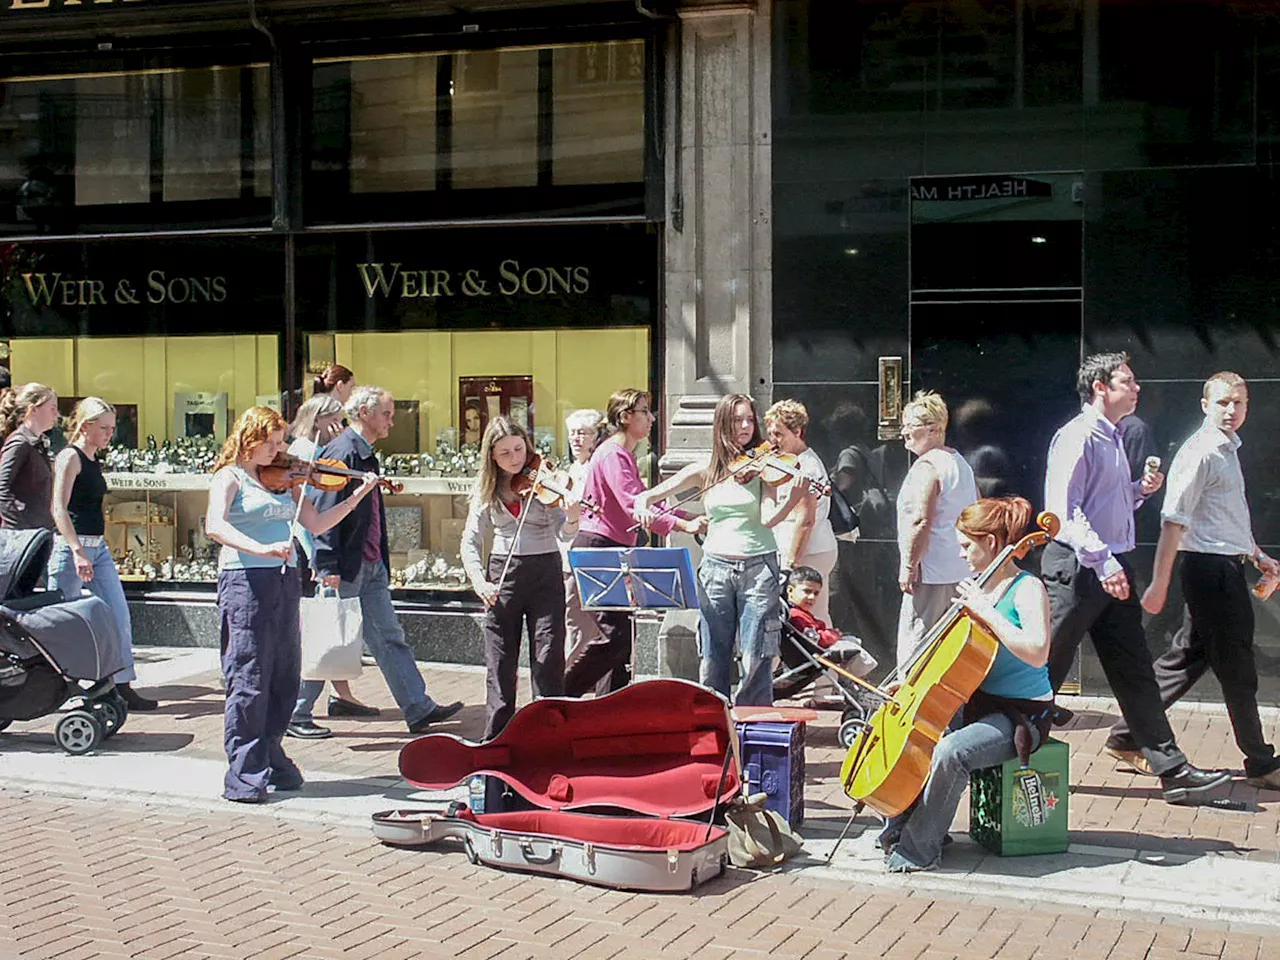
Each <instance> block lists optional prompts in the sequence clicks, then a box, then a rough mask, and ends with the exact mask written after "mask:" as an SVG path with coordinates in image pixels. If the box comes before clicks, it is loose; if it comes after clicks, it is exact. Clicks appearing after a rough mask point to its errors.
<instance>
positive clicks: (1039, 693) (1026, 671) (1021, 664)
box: [978, 571, 1053, 700]
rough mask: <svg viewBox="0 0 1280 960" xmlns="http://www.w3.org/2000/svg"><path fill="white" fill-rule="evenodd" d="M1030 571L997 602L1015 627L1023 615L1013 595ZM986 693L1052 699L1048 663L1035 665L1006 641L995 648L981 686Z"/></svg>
mask: <svg viewBox="0 0 1280 960" xmlns="http://www.w3.org/2000/svg"><path fill="white" fill-rule="evenodd" d="M1029 576H1031V574H1029V573H1026V572H1025V571H1024V572H1022V573H1019V574H1018V575H1017V576H1016V577H1014V578H1013V583H1011V584H1009V588H1008V589H1007V590H1005V592H1004V595H1003V596H1001V597H1000V599H999V600H998V601H996V612H997V613H999V614H1000V615H1001V616H1003V617H1004V618H1005V619H1006V620H1008V621H1009V622H1010V623H1012V624H1013V625H1014V626H1015V627H1021V626H1022V618H1021V617H1019V616H1018V608H1017V607H1015V606H1014V604H1013V597H1014V594H1015V593H1017V590H1018V587H1019V586H1020V585H1021V584H1022V581H1023V578H1025V577H1029ZM978 689H979V690H981V691H982V692H983V693H988V694H990V695H991V696H993V697H1008V698H1009V699H1012V700H1049V699H1052V697H1053V687H1052V686H1051V685H1050V684H1049V666H1048V664H1045V665H1044V666H1043V667H1033V666H1031V664H1029V663H1027V662H1026V661H1025V660H1023V659H1022V658H1021V657H1019V656H1018V655H1017V654H1015V653H1014V652H1013V651H1012V650H1010V649H1009V648H1008V647H1006V646H1005V645H1004V644H1003V643H1002V644H1000V649H999V650H997V651H996V661H995V663H993V664H992V665H991V672H990V673H988V674H987V678H986V679H985V680H983V681H982V684H981V685H980V686H979V687H978Z"/></svg>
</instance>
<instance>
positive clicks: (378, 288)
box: [356, 260, 591, 300]
mask: <svg viewBox="0 0 1280 960" xmlns="http://www.w3.org/2000/svg"><path fill="white" fill-rule="evenodd" d="M356 270H357V271H358V272H359V274H360V281H361V283H362V284H363V285H364V292H365V297H366V298H367V299H369V300H373V299H375V298H377V297H384V298H386V299H389V300H412V299H416V298H419V297H426V298H432V297H456V296H463V297H491V296H494V295H495V294H496V295H498V296H503V297H517V296H526V297H542V296H556V295H559V296H580V295H582V294H585V293H587V292H588V291H589V290H590V289H591V271H590V269H589V268H588V267H573V266H568V267H546V266H524V265H522V264H521V263H520V261H519V260H503V261H502V262H501V263H500V264H498V267H497V269H496V270H495V271H493V272H488V271H484V270H478V269H474V270H473V269H465V270H433V269H428V270H423V269H421V268H418V267H409V268H406V267H405V266H404V265H403V264H400V263H357V264H356Z"/></svg>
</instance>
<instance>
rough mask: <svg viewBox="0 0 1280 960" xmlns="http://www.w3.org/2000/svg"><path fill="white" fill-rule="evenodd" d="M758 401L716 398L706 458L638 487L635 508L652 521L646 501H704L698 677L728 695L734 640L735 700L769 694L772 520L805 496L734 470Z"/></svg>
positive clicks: (773, 647)
mask: <svg viewBox="0 0 1280 960" xmlns="http://www.w3.org/2000/svg"><path fill="white" fill-rule="evenodd" d="M761 440H762V438H761V433H760V423H759V419H758V417H757V416H756V407H755V402H754V401H753V400H752V399H751V398H750V397H748V396H746V395H744V394H731V395H730V396H727V397H724V398H722V399H721V400H720V402H719V403H718V404H717V405H716V411H715V417H714V419H713V421H712V440H711V462H710V463H709V464H691V465H690V466H688V467H685V468H684V469H683V470H681V471H680V472H679V473H677V474H676V475H675V476H674V477H672V478H671V479H670V480H667V481H665V482H663V483H660V484H658V485H657V486H656V487H654V488H653V489H651V490H647V491H645V492H643V493H641V494H639V495H638V496H637V497H636V498H635V501H634V504H633V508H632V509H633V513H634V514H635V518H636V520H637V521H639V523H640V524H641V525H642V526H643V527H644V528H645V529H649V527H650V525H651V524H652V522H653V519H654V516H655V514H654V512H653V510H652V509H651V508H650V504H653V503H659V502H661V501H662V500H664V499H665V498H667V497H669V496H672V495H674V494H677V493H679V492H681V491H682V490H690V489H701V490H702V492H703V495H702V502H703V506H704V507H705V508H706V515H705V521H706V542H705V543H704V544H703V548H702V550H703V556H702V562H701V564H699V567H698V586H699V591H698V600H699V606H700V613H701V617H700V618H699V623H698V650H699V653H700V654H701V656H702V668H701V680H702V683H703V684H704V685H706V686H709V687H711V688H712V689H714V690H717V691H719V692H720V693H722V694H724V695H726V696H728V694H729V674H730V667H731V665H732V660H733V653H734V649H735V647H736V648H738V649H740V650H741V656H742V665H741V671H740V673H741V676H742V683H741V685H740V686H739V687H738V691H737V695H736V697H735V702H737V703H739V704H766V705H767V704H771V703H772V702H773V680H772V677H773V659H774V657H776V656H777V655H778V641H779V631H780V629H781V611H780V609H779V597H780V593H779V591H780V586H779V570H778V553H777V551H778V547H777V542H776V541H775V540H774V536H773V527H774V526H775V525H777V524H778V523H780V522H781V521H782V520H784V519H785V518H786V517H787V515H788V514H789V513H790V512H791V511H792V510H793V509H795V507H796V506H797V505H798V504H799V503H800V502H801V500H803V498H804V497H805V495H806V493H807V490H806V488H805V487H804V485H802V484H798V483H796V484H791V495H790V496H789V497H788V498H787V499H786V500H785V501H783V502H778V500H777V499H776V497H775V496H774V490H773V488H772V487H770V486H768V485H767V484H765V483H763V482H762V481H761V480H760V478H759V476H758V475H757V476H750V475H748V474H746V473H743V474H740V475H737V474H733V473H732V470H731V467H730V464H731V463H732V462H733V460H734V459H735V458H736V457H739V456H741V455H742V454H743V453H745V452H747V451H749V450H752V449H754V448H756V447H757V446H759V444H760V443H761Z"/></svg>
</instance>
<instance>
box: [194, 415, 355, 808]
mask: <svg viewBox="0 0 1280 960" xmlns="http://www.w3.org/2000/svg"><path fill="white" fill-rule="evenodd" d="M287 427H288V424H286V423H285V421H284V418H283V417H281V416H280V414H279V413H277V412H276V411H274V410H272V409H271V408H269V407H250V408H249V409H248V410H246V411H245V412H244V413H243V414H241V415H240V419H239V420H238V421H237V422H236V425H235V428H234V429H233V430H232V432H231V434H230V435H229V436H228V437H227V441H226V443H224V444H223V446H222V453H221V454H220V455H219V456H218V460H217V462H216V463H215V464H214V474H213V482H212V484H211V485H210V487H209V510H208V513H207V514H206V515H205V532H206V533H207V534H208V535H209V537H210V538H211V539H213V540H214V541H216V542H218V543H220V544H222V552H221V554H220V556H219V557H218V615H219V619H220V620H221V633H222V636H221V648H222V674H223V677H224V678H225V680H226V686H227V704H226V710H225V723H224V744H225V746H226V751H227V761H228V765H229V769H228V770H227V774H226V777H225V778H224V781H223V794H222V795H223V796H224V797H225V798H226V799H228V800H235V801H237V802H240V803H261V802H262V801H263V800H265V799H266V798H267V788H268V787H274V788H275V789H277V790H297V789H299V788H300V787H301V786H302V771H300V770H299V769H298V767H297V765H296V764H295V763H294V762H293V761H292V760H290V759H289V758H288V757H287V756H285V752H284V748H283V747H282V746H281V741H282V739H283V738H284V732H285V728H286V727H287V726H288V725H289V717H290V715H291V714H292V713H293V707H294V703H295V702H296V700H297V698H298V681H299V676H298V672H299V670H300V668H301V663H300V661H301V643H302V641H301V637H300V635H299V630H298V626H299V623H298V597H299V593H300V587H299V582H298V571H297V570H296V569H295V567H296V562H297V561H296V557H295V555H294V550H293V521H294V519H295V518H296V519H297V521H298V522H299V523H300V524H301V525H302V526H303V527H304V528H305V529H306V530H309V531H310V532H311V533H324V532H325V531H326V530H328V529H330V528H331V527H333V526H335V525H336V524H338V523H340V522H341V521H342V519H343V518H344V517H346V516H347V515H348V514H349V513H351V511H352V510H354V509H355V506H356V504H357V503H359V502H360V501H361V500H362V499H363V498H364V497H365V496H366V495H367V494H368V493H369V491H370V490H372V489H373V488H374V487H375V486H376V485H377V482H378V478H377V477H376V476H375V475H373V474H365V477H364V480H363V482H362V483H361V485H360V488H359V490H357V491H356V492H355V493H354V494H353V495H352V496H350V497H348V498H347V499H346V500H343V501H341V502H339V503H338V504H336V505H334V506H332V507H330V508H329V509H328V510H326V511H324V513H320V512H319V511H318V510H316V507H315V504H313V503H312V502H311V501H310V500H308V499H307V498H305V497H303V496H302V492H301V489H300V488H299V487H293V488H291V489H287V490H283V491H278V490H273V489H268V488H267V487H266V486H264V485H263V482H262V479H261V476H260V474H259V471H260V470H261V468H263V467H265V466H267V465H268V464H270V463H271V462H272V461H273V460H275V458H276V456H277V454H279V453H282V452H283V451H284V435H285V430H286V428H287Z"/></svg>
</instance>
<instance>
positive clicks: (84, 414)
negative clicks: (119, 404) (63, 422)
mask: <svg viewBox="0 0 1280 960" xmlns="http://www.w3.org/2000/svg"><path fill="white" fill-rule="evenodd" d="M108 413H109V414H111V415H112V416H113V417H114V416H115V414H116V408H115V407H113V406H112V405H111V404H109V403H107V401H105V400H103V399H102V398H101V397H85V398H84V399H83V400H81V401H80V402H79V403H77V404H76V408H75V409H74V410H72V411H71V419H70V420H69V421H68V422H67V430H66V434H67V442H68V443H75V442H76V441H77V440H78V439H80V432H81V431H82V430H83V429H84V428H85V427H86V426H88V425H89V424H91V423H93V421H95V420H97V419H98V418H99V417H105V416H106V415H107V414H108Z"/></svg>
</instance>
